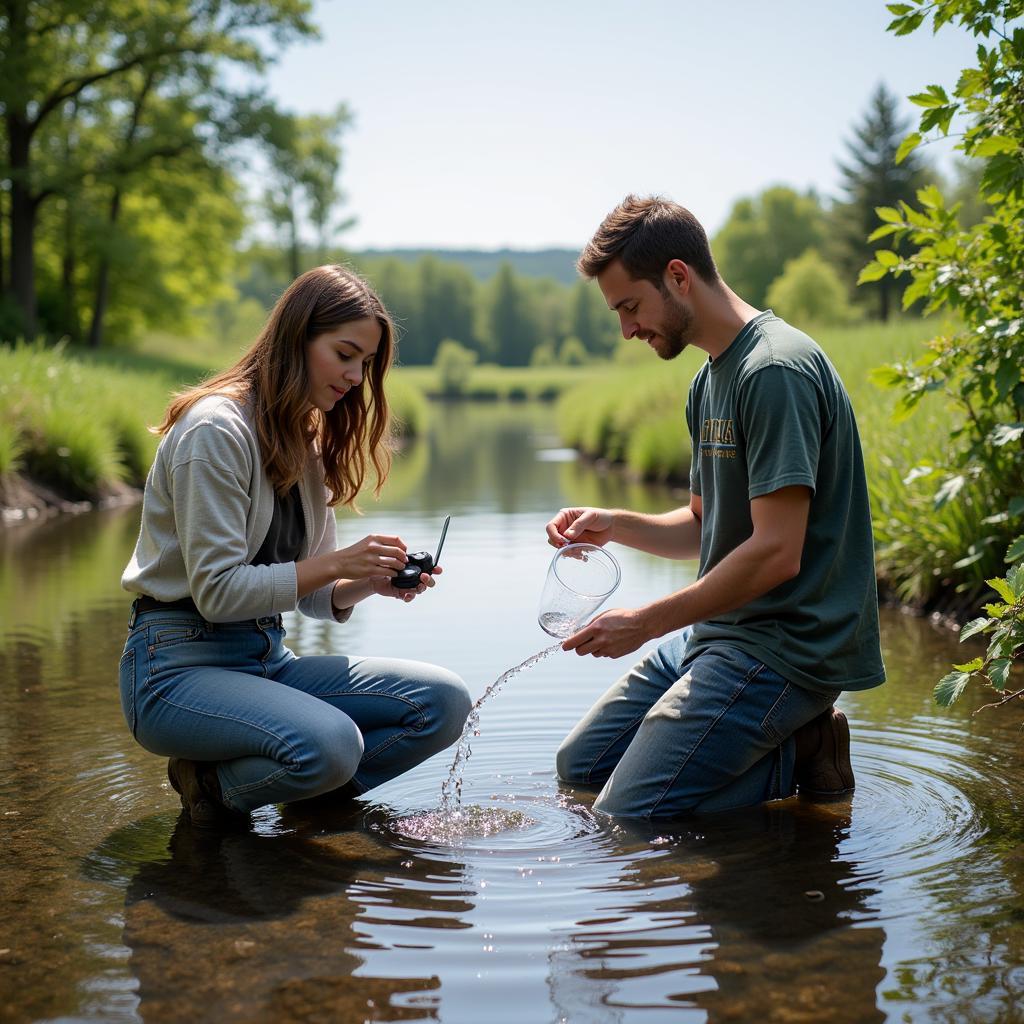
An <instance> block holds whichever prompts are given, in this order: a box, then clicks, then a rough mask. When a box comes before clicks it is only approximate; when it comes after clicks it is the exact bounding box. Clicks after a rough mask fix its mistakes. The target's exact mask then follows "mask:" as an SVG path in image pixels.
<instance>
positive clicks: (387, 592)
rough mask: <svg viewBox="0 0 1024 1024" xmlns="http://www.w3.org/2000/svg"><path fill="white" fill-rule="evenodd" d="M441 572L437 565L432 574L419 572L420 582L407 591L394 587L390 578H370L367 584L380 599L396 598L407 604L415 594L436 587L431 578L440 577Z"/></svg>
mask: <svg viewBox="0 0 1024 1024" xmlns="http://www.w3.org/2000/svg"><path fill="white" fill-rule="evenodd" d="M443 571H444V570H443V569H442V568H441V567H440V566H439V565H435V566H434V572H433V574H428V573H425V572H421V573H420V582H419V583H418V584H417V585H416V586H415V587H410V588H409V589H408V590H403V589H401V588H400V587H396V586H394V585H393V584H392V582H391V577H390V576H371V577H370V579H369V583H370V586H371V587H372V589H373V592H374V593H375V594H380V596H381V597H397V598H398V600H399V601H404V602H405V603H406V604H408V603H409V602H410V601H411V600H412V599H413V598H414V597H415V596H416V595H417V594H422V593H423V592H424V591H425V590H426V589H427V587H433V586H436V584H435V583H434V580H433V576H434V575H440V574H441V573H442V572H443Z"/></svg>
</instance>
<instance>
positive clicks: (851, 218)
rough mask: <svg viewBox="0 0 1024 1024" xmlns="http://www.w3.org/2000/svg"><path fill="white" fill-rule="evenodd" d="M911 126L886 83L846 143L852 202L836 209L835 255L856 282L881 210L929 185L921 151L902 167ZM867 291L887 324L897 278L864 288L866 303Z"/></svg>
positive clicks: (846, 184) (844, 165)
mask: <svg viewBox="0 0 1024 1024" xmlns="http://www.w3.org/2000/svg"><path fill="white" fill-rule="evenodd" d="M910 125H911V121H910V119H909V118H908V117H903V116H901V115H900V112H899V99H898V98H897V97H896V96H895V95H894V94H893V93H891V92H890V91H889V90H888V89H887V88H886V86H885V83H884V82H880V83H879V85H878V87H877V88H876V89H875V91H874V93H873V94H872V96H871V100H870V101H869V103H868V109H867V111H866V112H865V114H864V116H863V118H862V120H861V121H860V122H859V123H858V124H855V125H854V127H853V138H852V139H850V140H848V141H847V143H846V148H847V150H848V151H849V157H848V159H847V160H846V162H842V161H840V162H839V170H840V171H841V172H842V176H843V191H844V192H845V194H846V200H845V201H844V202H840V203H837V204H836V206H835V208H834V224H835V237H834V244H833V246H832V253H831V255H833V257H834V259H835V261H836V262H837V263H838V264H839V265H840V266H841V267H842V268H843V270H844V271H845V272H846V276H847V277H848V278H849V279H850V280H856V279H857V275H858V274H859V272H860V269H861V268H862V267H863V266H864V265H865V264H866V263H868V262H870V261H871V259H872V257H873V255H874V250H875V249H876V248H877V245H875V244H873V243H869V242H868V241H867V238H868V235H870V234H871V232H872V231H874V230H875V228H876V227H878V215H877V214H876V213H875V209H876V208H877V207H879V206H896V205H897V204H898V203H899V201H900V200H901V199H905V200H907V201H908V202H911V201H913V199H914V196H915V194H916V192H917V190H918V189H919V188H921V187H922V186H923V185H925V184H926V179H927V176H928V170H927V167H926V166H925V164H924V162H923V160H922V159H921V157H920V156H919V155H918V154H917V153H911V154H910V156H908V157H907V159H905V160H904V161H903V162H902V163H900V164H897V163H896V151H897V150H898V149H899V147H900V143H901V142H902V141H903V139H904V137H905V136H906V134H907V132H908V131H909V130H910ZM865 291H868V292H869V294H870V293H873V294H872V298H873V300H874V302H875V303H876V309H877V315H878V318H879V319H880V320H887V319H888V318H889V314H890V312H891V310H892V300H893V297H894V295H895V294H896V288H895V283H894V282H893V281H892V279H891V278H889V277H886V278H884V279H883V280H881V281H878V282H876V283H872V284H868V285H862V286H861V289H859V291H858V294H857V298H861V299H863V298H864V292H865Z"/></svg>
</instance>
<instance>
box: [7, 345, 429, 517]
mask: <svg viewBox="0 0 1024 1024" xmlns="http://www.w3.org/2000/svg"><path fill="white" fill-rule="evenodd" d="M211 366H212V364H205V363H204V362H202V361H201V360H199V361H190V360H189V359H181V360H178V359H174V358H172V357H169V356H166V355H163V354H159V353H154V352H136V353H125V352H118V351H114V352H101V353H98V354H96V355H91V354H88V353H82V352H77V351H75V350H72V349H69V348H67V347H62V346H57V347H47V346H44V345H42V344H41V343H35V344H29V345H17V346H14V347H8V346H0V484H2V485H3V497H4V500H3V504H5V505H10V504H12V503H14V502H15V501H16V500H17V499H16V498H14V497H13V496H14V495H15V494H20V495H25V494H27V493H29V492H30V491H31V489H32V487H33V486H36V485H42V489H44V492H46V493H48V494H49V495H52V496H53V497H55V498H58V499H62V500H64V501H70V502H79V501H90V502H95V501H101V500H103V499H104V498H107V497H110V496H114V495H117V494H119V493H124V492H125V490H126V488H131V487H135V488H137V487H140V486H141V485H142V484H143V483H144V482H145V478H146V473H147V472H148V471H149V466H150V463H151V462H152V460H153V455H154V453H155V451H156V445H157V441H158V438H157V437H156V436H155V435H154V434H152V433H151V432H150V431H149V429H148V428H149V427H150V426H151V425H152V424H155V423H158V422H159V421H160V419H161V417H162V415H163V411H164V409H165V407H166V406H167V402H168V399H169V397H170V395H171V394H172V393H173V392H175V391H177V390H180V389H181V388H183V387H187V386H188V385H190V384H194V383H195V382H197V381H199V380H201V379H202V378H203V377H205V376H207V375H208V374H209V373H210V372H211ZM389 395H390V398H391V402H392V407H393V409H394V412H395V416H396V420H397V423H398V428H399V431H400V432H401V433H402V434H403V435H405V436H412V435H415V434H417V433H419V432H421V431H422V430H423V427H424V424H425V422H426V417H427V415H428V411H427V402H426V400H425V399H424V397H423V396H422V395H421V394H420V393H419V392H418V390H417V389H416V388H415V387H413V386H412V385H410V384H409V383H407V382H406V381H404V380H402V379H401V376H400V375H396V377H395V379H394V380H393V381H392V383H391V387H390V388H389ZM15 482H17V483H18V486H15ZM26 484H27V487H26V486H24V485H26Z"/></svg>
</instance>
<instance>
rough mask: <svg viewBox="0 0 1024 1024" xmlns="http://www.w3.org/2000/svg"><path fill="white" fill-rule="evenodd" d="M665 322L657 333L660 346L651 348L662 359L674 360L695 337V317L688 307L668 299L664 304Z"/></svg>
mask: <svg viewBox="0 0 1024 1024" xmlns="http://www.w3.org/2000/svg"><path fill="white" fill-rule="evenodd" d="M665 316H666V319H665V322H664V323H663V324H662V327H661V330H660V331H659V332H658V335H659V337H660V338H661V344H660V345H652V346H651V347H652V348H653V349H654V351H655V352H657V353H658V355H659V356H660V357H661V358H662V359H675V358H676V356H678V355H679V354H680V353H681V352H682V351H683V349H684V348H686V346H687V345H689V344H690V342H691V341H693V339H694V336H695V335H696V333H697V331H696V317H695V316H694V315H693V312H692V311H691V310H690V309H689V307H687V306H685V305H684V304H683V303H681V302H677V301H676V300H675V299H672V298H670V299H669V300H668V302H667V303H666V304H665Z"/></svg>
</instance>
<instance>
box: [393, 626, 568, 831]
mask: <svg viewBox="0 0 1024 1024" xmlns="http://www.w3.org/2000/svg"><path fill="white" fill-rule="evenodd" d="M561 649H562V641H561V640H559V641H558V642H557V643H554V644H552V645H551V646H550V647H545V648H544V650H542V651H538V652H537V653H536V654H532V655H530V657H529V658H527V659H526V660H525V661H523V662H520V663H519V664H518V665H516V666H515V667H514V668H510V669H509V670H508V671H507V672H503V673H502V674H501V675H500V676H498V678H497V679H495V680H494V682H493V683H491V685H490V686H488V687H487V689H486V690H484V692H483V694H482V695H481V696H480V698H479V700H477V702H476V703H475V704H474V705H473V707H472V708H471V709H470V712H469V717H468V718H467V719H466V725H465V728H464V729H463V730H462V736H461V737H459V743H458V746H457V747H456V749H455V759H454V760H453V761H452V766H451V768H450V769H449V770H448V778H447V779H445V781H444V782H443V783H441V806H440V807H439V808H438V809H437V810H436V811H429V812H427V813H426V814H416V815H412V816H411V817H408V818H402V819H401V820H399V821H397V822H395V828H396V830H397V831H398V832H400V833H401V834H402V835H405V836H409V837H410V838H412V839H423V840H427V841H430V842H442V843H448V844H451V843H457V842H459V841H460V840H463V839H466V838H468V837H470V836H474V837H482V836H490V835H494V834H495V833H496V832H509V831H512V830H516V829H523V828H528V827H529V826H530V825H532V824H533V821H532V819H530V818H528V817H527V816H526V815H525V814H523V813H522V812H521V811H512V810H509V809H508V808H503V807H478V806H475V805H474V806H468V807H465V808H463V806H462V775H463V772H464V771H465V770H466V762H467V761H468V760H469V756H470V754H471V753H472V750H471V746H470V745H471V742H472V740H473V737H475V736H479V735H480V729H479V725H480V708H481V707H482V706H483V704H484V703H485V702H486V701H487V700H489V699H490V698H491V697H493V696H494V695H495V694H496V693H497V692H498V691H499V690H500V689H501V688H502V686H504V685H505V683H506V682H507V681H508V680H509V679H513V678H515V677H516V676H517V675H519V674H520V673H521V672H525V671H526V670H527V669H528V668H533V666H534V665H536V664H537V663H538V662H541V661H543V660H544V659H545V658H547V657H550V656H551V655H552V654H554V653H555V651H560V650H561Z"/></svg>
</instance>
